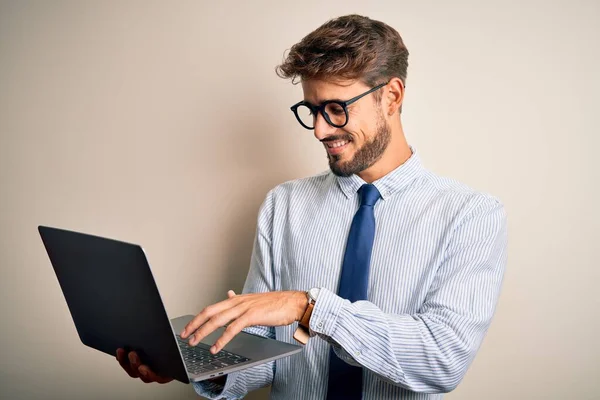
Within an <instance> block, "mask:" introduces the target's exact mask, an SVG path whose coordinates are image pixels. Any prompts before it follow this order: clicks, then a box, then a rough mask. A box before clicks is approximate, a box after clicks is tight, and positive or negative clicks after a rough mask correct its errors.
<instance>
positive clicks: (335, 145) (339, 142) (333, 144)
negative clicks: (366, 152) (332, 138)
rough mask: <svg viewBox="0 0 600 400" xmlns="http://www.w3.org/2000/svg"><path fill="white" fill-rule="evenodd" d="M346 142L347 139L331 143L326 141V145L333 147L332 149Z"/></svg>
mask: <svg viewBox="0 0 600 400" xmlns="http://www.w3.org/2000/svg"><path fill="white" fill-rule="evenodd" d="M346 143H348V141H347V140H340V141H337V142H333V143H327V147H329V148H333V149H334V148H336V147H340V146H343V145H345V144H346Z"/></svg>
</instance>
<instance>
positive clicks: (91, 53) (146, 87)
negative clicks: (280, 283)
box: [0, 0, 600, 399]
mask: <svg viewBox="0 0 600 400" xmlns="http://www.w3.org/2000/svg"><path fill="white" fill-rule="evenodd" d="M349 13H359V14H363V15H367V16H369V17H371V18H374V19H379V20H382V21H385V22H386V23H388V24H390V25H391V26H393V27H395V28H396V29H397V30H398V31H399V32H400V34H401V35H402V37H403V38H404V40H405V43H406V45H407V46H408V49H409V51H410V58H409V69H408V81H407V82H408V83H407V92H406V98H405V104H404V111H403V117H402V119H403V122H404V127H405V131H406V134H407V137H408V140H409V142H410V143H411V144H412V145H413V146H414V147H415V148H416V149H417V150H418V151H419V152H420V155H421V157H422V159H423V162H424V164H425V166H426V167H427V168H429V169H431V170H433V171H434V172H436V173H438V174H441V175H445V176H449V177H452V178H455V179H458V180H460V181H462V182H464V183H466V184H468V185H470V186H471V187H473V188H475V189H477V190H481V191H486V192H489V193H492V194H494V195H496V196H498V197H499V198H500V199H501V200H502V202H503V203H504V205H505V206H506V209H507V212H508V219H509V256H508V268H507V271H506V275H505V280H504V285H503V290H502V294H501V298H500V302H499V305H498V308H497V312H496V315H495V318H494V320H493V322H492V325H491V328H490V330H489V331H488V334H487V336H486V338H485V340H484V342H483V345H482V347H481V349H480V351H479V353H478V355H477V357H476V359H475V361H474V362H473V364H472V366H471V367H470V369H469V371H468V373H467V375H466V377H465V378H464V380H463V382H462V383H461V385H459V387H458V389H457V390H456V391H455V392H453V393H451V394H450V395H448V396H447V398H448V399H536V398H540V399H542V398H543V399H593V398H598V394H597V390H596V381H597V379H598V377H599V376H600V371H599V369H600V368H599V361H598V360H599V359H600V352H599V347H598V341H597V340H598V338H599V337H600V329H599V327H600V324H599V321H598V306H599V305H600V304H599V301H598V282H599V278H600V275H599V271H600V268H599V267H600V266H599V265H598V262H597V257H595V255H596V254H597V249H598V246H600V244H599V243H598V239H599V235H598V232H599V228H600V226H599V225H600V224H599V211H598V207H599V204H600V201H599V200H600V199H599V196H598V193H599V191H598V185H599V182H600V167H599V166H598V165H597V164H596V163H595V161H596V158H597V156H596V154H597V152H598V148H599V145H600V141H599V140H598V136H599V132H598V124H597V122H596V120H594V119H593V115H598V112H599V111H598V110H599V109H600V104H599V101H598V95H599V93H600V84H599V82H600V78H599V77H598V71H600V45H599V43H600V24H599V23H598V21H599V20H600V5H599V3H598V2H597V1H560V2H559V1H554V2H545V1H537V2H532V1H524V2H523V1H513V2H507V1H487V2H482V1H459V2H442V1H438V2H433V1H420V2H416V1H412V2H408V1H380V2H371V3H368V2H366V1H347V0H345V1H338V0H335V1H333V0H332V1H325V2H321V1H317V0H308V1H307V0H305V1H272V2H268V1H235V2H233V1H221V2H209V1H174V2H167V1H162V2H159V1H127V2H124V1H116V0H115V1H95V2H93V1H85V2H80V1H37V2H31V1H17V0H15V1H3V2H2V3H1V4H0V191H1V192H0V193H1V195H0V313H1V314H0V316H1V322H0V324H1V339H2V341H1V344H0V398H3V399H4V398H6V399H42V398H56V399H74V398H81V399H83V398H85V399H106V398H114V399H133V398H147V399H175V398H177V399H183V398H185V399H195V398H197V396H196V394H195V393H194V392H193V389H192V387H191V386H190V385H183V384H180V383H177V382H175V383H171V384H168V385H163V386H160V385H157V384H152V385H144V384H143V383H141V382H140V381H139V380H132V379H130V378H129V377H128V376H126V374H125V373H124V372H123V371H122V370H121V369H120V367H119V366H118V365H117V362H116V361H115V359H114V358H111V357H109V356H106V355H103V354H101V353H98V352H96V351H94V350H91V349H89V348H87V347H85V346H83V345H82V344H81V342H80V341H79V338H78V336H77V333H76V330H75V328H74V325H73V322H72V319H71V316H70V314H69V311H68V308H67V306H66V303H65V301H64V298H63V295H62V292H61V290H60V288H59V285H58V282H57V280H56V276H55V275H54V271H53V270H52V267H51V265H50V262H49V260H48V256H47V255H46V253H45V250H44V248H43V245H42V242H41V240H40V238H39V235H38V233H37V230H36V227H37V225H38V224H47V225H55V226H60V227H64V228H68V229H75V230H80V231H84V232H90V233H94V234H99V235H105V236H108V237H113V238H118V239H122V240H126V241H131V242H135V243H140V244H142V245H143V246H144V247H145V249H146V250H147V252H148V256H149V260H150V263H151V265H152V267H153V272H154V274H155V278H156V280H157V282H158V285H159V287H160V289H161V292H162V295H163V299H164V301H165V304H166V307H167V310H168V312H169V313H170V314H171V315H172V316H177V315H181V314H187V313H197V312H199V311H200V310H201V309H202V308H203V307H204V306H206V305H208V304H211V303H214V302H217V301H220V300H222V299H224V298H225V296H226V291H227V290H228V289H234V290H236V291H239V290H241V288H242V285H243V283H244V280H245V278H246V272H247V269H248V266H249V259H250V253H251V247H252V240H253V238H254V233H255V227H256V216H257V211H258V208H259V206H260V204H261V202H262V200H263V199H264V196H265V195H266V193H267V191H268V190H269V189H270V188H272V187H273V186H275V185H276V184H279V183H282V182H284V181H287V180H291V179H296V178H301V177H305V176H309V175H313V174H316V173H318V172H321V171H324V170H326V169H327V168H328V167H327V162H326V157H325V151H324V149H323V148H322V145H321V144H320V143H318V142H317V141H316V139H315V138H314V137H313V136H312V133H311V132H309V131H306V130H304V129H303V128H302V127H301V126H300V125H299V124H298V123H297V122H296V120H295V119H294V117H293V114H292V112H291V111H290V109H289V106H290V105H292V104H293V103H295V102H297V101H299V100H301V99H302V89H301V87H300V86H294V85H292V84H290V83H289V82H287V81H284V80H282V79H280V78H278V77H277V76H276V74H275V72H274V68H275V66H276V65H277V64H278V63H280V62H281V61H282V59H283V55H284V51H285V50H286V49H289V48H290V47H291V46H292V45H293V44H294V43H296V42H298V41H299V40H300V39H301V38H302V37H303V36H304V35H306V34H307V33H309V32H310V31H311V30H313V29H315V28H317V27H318V26H319V25H321V24H322V23H324V22H325V21H326V20H328V19H329V18H332V17H336V16H340V15H344V14H349ZM267 397H268V389H262V390H261V391H258V392H256V393H253V394H251V395H249V396H248V398H251V399H266V398H267Z"/></svg>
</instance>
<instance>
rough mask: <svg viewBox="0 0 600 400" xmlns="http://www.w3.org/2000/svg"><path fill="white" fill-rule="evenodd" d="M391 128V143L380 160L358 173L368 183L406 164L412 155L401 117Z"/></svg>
mask: <svg viewBox="0 0 600 400" xmlns="http://www.w3.org/2000/svg"><path fill="white" fill-rule="evenodd" d="M390 130H391V132H390V133H391V138H390V143H389V144H388V146H387V148H386V149H385V151H384V152H383V154H382V155H381V157H380V158H379V160H377V161H376V162H375V164H373V165H371V166H370V167H369V168H367V169H365V170H364V171H361V172H359V173H358V174H357V175H358V176H360V177H361V178H362V180H364V181H365V182H367V183H373V182H375V181H376V180H377V179H380V178H382V177H384V176H385V175H387V174H389V173H390V172H392V171H393V170H395V169H396V168H398V167H399V166H401V165H402V164H404V163H405V162H406V160H408V159H409V158H410V156H411V155H412V151H411V150H410V146H409V145H408V142H407V141H406V137H405V136H404V130H403V129H402V122H401V121H400V119H396V120H395V121H394V122H392V123H390Z"/></svg>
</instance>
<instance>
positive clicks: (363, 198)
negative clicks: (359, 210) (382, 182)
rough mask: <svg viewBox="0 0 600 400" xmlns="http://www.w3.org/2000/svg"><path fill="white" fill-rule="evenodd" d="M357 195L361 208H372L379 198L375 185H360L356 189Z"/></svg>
mask: <svg viewBox="0 0 600 400" xmlns="http://www.w3.org/2000/svg"><path fill="white" fill-rule="evenodd" d="M358 194H359V195H360V205H361V206H374V205H375V203H376V202H377V200H379V197H381V195H380V194H379V190H377V188H376V187H375V185H371V184H370V183H369V184H365V185H362V186H361V187H360V189H358Z"/></svg>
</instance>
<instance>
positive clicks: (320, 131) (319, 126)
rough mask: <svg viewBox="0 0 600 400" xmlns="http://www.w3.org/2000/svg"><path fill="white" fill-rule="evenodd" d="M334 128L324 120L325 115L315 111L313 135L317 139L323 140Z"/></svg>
mask: <svg viewBox="0 0 600 400" xmlns="http://www.w3.org/2000/svg"><path fill="white" fill-rule="evenodd" d="M335 130H336V128H335V127H333V126H331V125H329V124H328V123H327V121H326V120H325V117H324V116H323V114H322V113H321V112H319V113H317V117H316V118H315V129H314V131H315V137H316V138H317V139H318V140H323V139H325V138H326V137H327V136H331V135H332V134H333V133H334V132H335Z"/></svg>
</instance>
